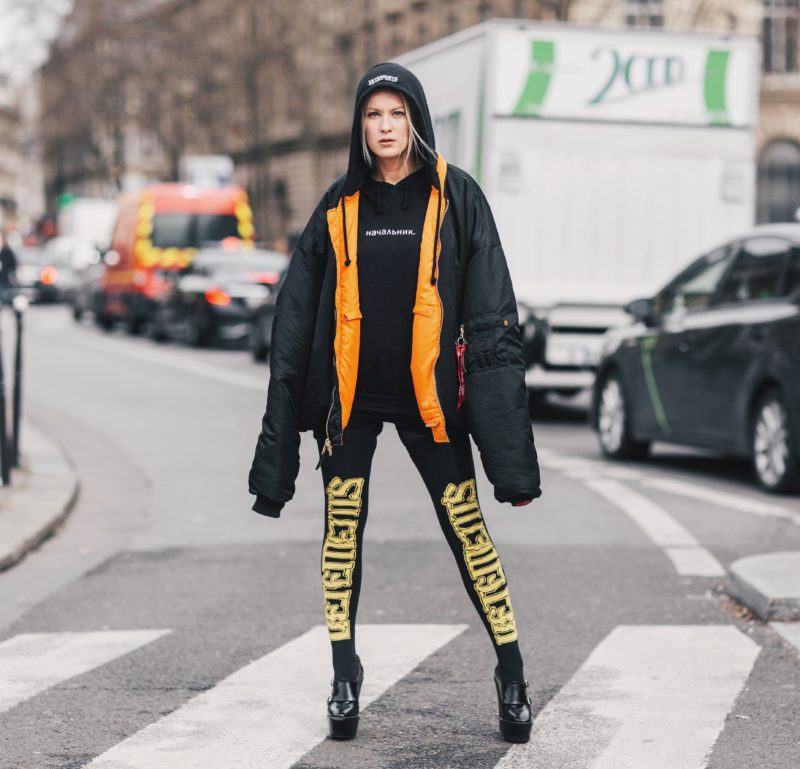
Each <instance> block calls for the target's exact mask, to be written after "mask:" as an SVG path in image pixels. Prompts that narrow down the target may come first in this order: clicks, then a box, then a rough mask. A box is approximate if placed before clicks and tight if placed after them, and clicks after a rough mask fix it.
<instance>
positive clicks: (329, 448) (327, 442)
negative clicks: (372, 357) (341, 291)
mask: <svg viewBox="0 0 800 769" xmlns="http://www.w3.org/2000/svg"><path fill="white" fill-rule="evenodd" d="M334 305H335V303H334ZM333 328H334V335H335V333H336V307H335V306H334V308H333ZM333 372H334V375H335V377H336V382H338V381H339V374H338V371H337V370H336V349H335V344H334V351H333ZM336 382H334V384H333V387H332V388H331V405H330V406H329V407H328V416H327V417H325V443H323V444H322V451H321V452H320V455H319V461H318V462H317V466H316V467H315V468H314V469H315V470H319V468H320V465H321V464H322V459H323V457H324V456H325V452H326V451H327V452H328V456H329V457H332V456H333V444H332V443H331V434H330V423H331V412H332V411H333V403H334V400H335V396H336Z"/></svg>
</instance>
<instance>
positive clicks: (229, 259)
mask: <svg viewBox="0 0 800 769" xmlns="http://www.w3.org/2000/svg"><path fill="white" fill-rule="evenodd" d="M287 262H288V257H287V256H286V255H285V254H281V253H278V252H276V251H266V250H250V251H228V250H224V249H207V250H202V251H199V252H198V253H197V254H196V255H195V257H194V259H193V260H192V262H191V263H190V264H189V266H188V267H186V268H185V269H184V270H181V271H180V272H174V271H169V272H166V271H165V272H163V273H161V275H160V276H159V277H160V278H161V280H162V287H161V291H160V294H159V296H158V297H157V299H156V307H155V312H154V316H153V322H152V327H151V329H150V333H151V336H152V337H153V338H154V339H155V340H157V341H165V340H167V339H174V340H177V341H184V342H187V343H188V344H191V345H194V346H204V345H208V344H211V343H212V342H216V341H226V340H231V341H233V340H240V339H244V338H246V337H247V336H248V334H249V333H250V325H251V322H252V316H253V312H254V310H255V308H257V307H259V306H260V305H261V304H263V302H264V301H265V300H266V299H267V298H268V297H269V295H270V293H272V291H274V289H275V287H276V285H277V283H278V280H279V279H280V275H281V273H282V272H283V271H284V269H285V268H286V264H287Z"/></svg>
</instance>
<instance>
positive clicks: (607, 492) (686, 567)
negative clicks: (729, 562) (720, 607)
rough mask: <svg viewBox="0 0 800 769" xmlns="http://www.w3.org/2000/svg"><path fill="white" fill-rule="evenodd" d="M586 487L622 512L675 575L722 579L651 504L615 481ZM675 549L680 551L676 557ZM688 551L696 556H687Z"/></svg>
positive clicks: (704, 553)
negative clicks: (663, 554) (664, 556)
mask: <svg viewBox="0 0 800 769" xmlns="http://www.w3.org/2000/svg"><path fill="white" fill-rule="evenodd" d="M586 486H587V487H588V488H590V489H592V491H595V492H597V493H598V494H600V495H601V496H602V497H605V499H606V500H608V501H609V502H610V503H611V504H612V505H615V506H616V507H618V508H619V509H620V510H622V511H623V512H624V513H625V514H627V515H628V517H629V518H630V519H631V520H632V521H633V522H634V523H636V525H637V526H639V528H641V529H642V531H644V532H645V534H647V536H648V537H650V539H651V540H652V541H653V542H654V543H655V544H656V545H658V546H659V547H661V548H664V549H665V552H666V554H667V556H668V557H669V558H670V560H671V561H672V563H673V565H674V566H675V570H676V571H677V572H678V574H681V575H684V576H698V577H716V576H724V575H725V569H724V567H723V566H722V564H721V563H719V561H717V559H716V558H714V556H713V555H711V553H710V552H708V550H706V549H705V548H704V547H702V545H700V543H699V542H698V541H697V540H696V539H695V538H694V536H692V534H691V533H690V532H689V531H688V530H687V529H686V528H684V527H683V526H682V525H681V524H680V523H678V521H676V520H675V519H674V518H673V517H672V516H671V515H670V514H669V513H668V512H667V511H666V510H664V509H663V508H662V507H660V506H659V505H657V504H656V503H655V502H653V501H652V500H650V499H648V498H647V497H645V496H643V495H641V494H639V493H638V492H636V491H633V490H632V489H629V488H628V487H627V486H625V485H624V484H622V483H620V482H619V481H615V480H606V479H601V478H595V479H591V480H588V481H586ZM668 548H669V549H671V550H672V552H670V551H669V550H667V549H668ZM676 548H680V550H681V552H680V555H678V554H677V550H676ZM689 549H693V550H695V551H696V552H695V553H694V554H693V555H688V550H689ZM715 568H716V572H715V571H714V569H715Z"/></svg>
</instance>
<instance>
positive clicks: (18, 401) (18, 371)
mask: <svg viewBox="0 0 800 769" xmlns="http://www.w3.org/2000/svg"><path fill="white" fill-rule="evenodd" d="M13 305H14V315H15V316H16V319H17V346H16V350H15V352H14V403H13V415H12V420H13V422H12V431H13V435H12V438H11V466H12V467H19V423H20V417H21V415H22V321H23V319H24V316H25V310H27V309H28V297H26V296H15V297H14V302H13Z"/></svg>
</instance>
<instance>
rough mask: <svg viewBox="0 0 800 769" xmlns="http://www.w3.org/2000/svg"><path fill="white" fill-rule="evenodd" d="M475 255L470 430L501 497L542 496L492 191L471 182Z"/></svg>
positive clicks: (467, 319) (468, 306)
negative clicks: (490, 197)
mask: <svg viewBox="0 0 800 769" xmlns="http://www.w3.org/2000/svg"><path fill="white" fill-rule="evenodd" d="M470 188H471V189H470V190H469V194H468V197H467V200H468V210H469V214H470V217H469V219H468V221H467V224H468V230H469V232H470V238H469V255H468V260H467V265H466V281H465V290H464V300H463V306H462V322H463V324H464V336H465V339H466V343H467V348H466V360H465V369H466V376H465V394H466V398H465V403H464V407H465V408H466V410H467V413H466V417H467V422H468V424H469V428H470V433H471V434H472V437H473V439H474V440H475V443H476V445H477V447H478V451H479V453H480V457H481V462H482V463H483V467H484V470H485V471H486V476H487V477H488V479H489V481H490V483H491V484H492V486H494V496H495V498H496V499H497V500H498V501H500V502H512V503H513V502H520V501H523V500H526V499H535V498H536V497H539V496H541V488H540V475H539V463H538V459H537V455H536V448H535V446H534V440H533V429H532V427H531V420H530V415H529V411H528V399H527V391H526V387H525V362H524V360H523V357H522V334H521V330H520V327H519V318H518V315H517V303H516V299H515V296H514V289H513V287H512V285H511V276H510V274H509V271H508V265H507V263H506V258H505V255H504V253H503V249H502V247H501V245H500V238H499V236H498V233H497V228H496V226H495V223H494V218H493V216H492V212H491V210H490V208H489V204H488V202H487V201H486V198H485V196H484V194H483V192H482V191H481V189H480V188H479V187H478V185H477V184H476V183H475V182H472V183H471V185H470Z"/></svg>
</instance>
